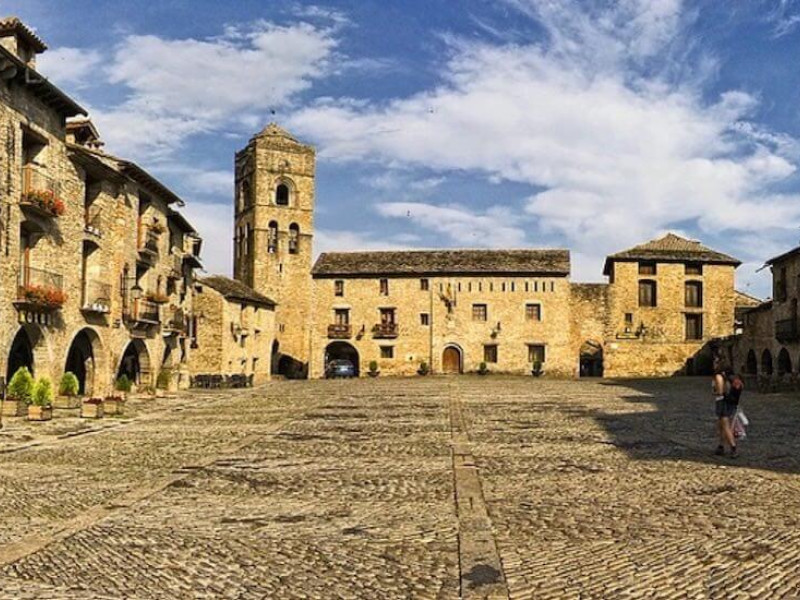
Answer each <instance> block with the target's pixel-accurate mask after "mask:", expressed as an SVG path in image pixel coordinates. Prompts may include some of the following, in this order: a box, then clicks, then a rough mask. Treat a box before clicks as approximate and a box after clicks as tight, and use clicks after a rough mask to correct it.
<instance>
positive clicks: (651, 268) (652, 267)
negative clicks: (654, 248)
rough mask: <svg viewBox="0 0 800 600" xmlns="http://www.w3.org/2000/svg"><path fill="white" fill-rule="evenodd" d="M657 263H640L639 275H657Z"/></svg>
mask: <svg viewBox="0 0 800 600" xmlns="http://www.w3.org/2000/svg"><path fill="white" fill-rule="evenodd" d="M655 274H656V263H654V262H653V261H649V260H648V261H642V262H640V263H639V275H655Z"/></svg>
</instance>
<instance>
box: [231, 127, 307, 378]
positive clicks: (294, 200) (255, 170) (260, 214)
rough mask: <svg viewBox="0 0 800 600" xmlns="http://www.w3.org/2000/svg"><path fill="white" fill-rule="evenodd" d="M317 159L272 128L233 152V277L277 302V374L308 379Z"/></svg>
mask: <svg viewBox="0 0 800 600" xmlns="http://www.w3.org/2000/svg"><path fill="white" fill-rule="evenodd" d="M314 170H315V154H314V149H313V148H311V147H310V146H306V145H304V144H301V143H299V142H298V141H297V140H295V139H294V138H293V137H292V136H291V135H289V134H288V133H287V132H286V131H284V130H283V129H281V128H280V127H278V126H277V125H275V124H274V123H271V124H269V125H268V126H267V127H266V128H264V130H263V131H261V132H260V133H258V134H257V135H255V136H253V138H252V139H251V140H250V142H249V143H248V145H247V147H245V148H244V149H243V150H241V151H240V152H238V153H237V154H236V181H235V183H236V201H235V211H234V212H235V217H234V219H235V237H234V265H233V266H234V277H235V278H236V279H237V280H239V281H241V282H242V283H244V284H245V285H247V286H249V287H251V288H253V289H255V290H258V291H259V292H260V293H262V294H264V295H265V296H267V297H269V298H272V299H274V300H275V302H276V303H277V308H276V312H275V322H276V325H275V341H274V347H273V352H272V353H273V359H272V360H273V361H274V363H275V364H274V370H275V371H276V372H278V373H281V374H283V375H289V376H301V375H304V374H305V373H306V369H307V363H308V355H309V342H310V337H309V334H310V329H309V325H310V321H311V276H310V273H311V258H312V252H313V248H312V241H313V226H314V224H313V220H314Z"/></svg>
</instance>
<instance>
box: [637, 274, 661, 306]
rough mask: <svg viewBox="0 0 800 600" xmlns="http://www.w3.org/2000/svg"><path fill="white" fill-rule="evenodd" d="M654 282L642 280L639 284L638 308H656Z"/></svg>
mask: <svg viewBox="0 0 800 600" xmlns="http://www.w3.org/2000/svg"><path fill="white" fill-rule="evenodd" d="M656 301H657V298H656V282H655V281H650V280H647V279H645V280H642V281H640V282H639V306H656Z"/></svg>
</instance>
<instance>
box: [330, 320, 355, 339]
mask: <svg viewBox="0 0 800 600" xmlns="http://www.w3.org/2000/svg"><path fill="white" fill-rule="evenodd" d="M328 337H329V338H330V339H332V340H349V339H350V338H351V337H353V327H352V325H350V324H349V323H347V324H345V323H332V324H331V325H328Z"/></svg>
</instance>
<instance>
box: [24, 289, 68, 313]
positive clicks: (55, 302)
mask: <svg viewBox="0 0 800 600" xmlns="http://www.w3.org/2000/svg"><path fill="white" fill-rule="evenodd" d="M19 298H20V300H22V301H24V302H28V303H30V304H33V305H35V306H42V307H45V308H61V307H62V306H64V303H65V302H66V301H67V295H66V294H65V293H64V291H63V290H60V289H58V288H52V287H45V286H40V285H26V286H22V287H21V288H19Z"/></svg>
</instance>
